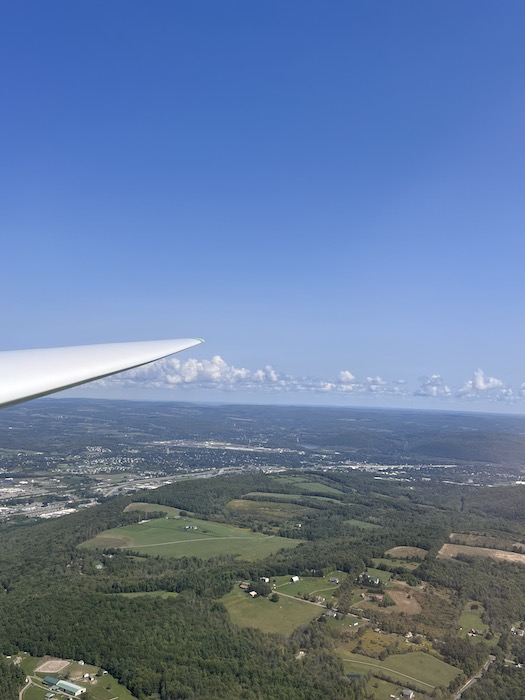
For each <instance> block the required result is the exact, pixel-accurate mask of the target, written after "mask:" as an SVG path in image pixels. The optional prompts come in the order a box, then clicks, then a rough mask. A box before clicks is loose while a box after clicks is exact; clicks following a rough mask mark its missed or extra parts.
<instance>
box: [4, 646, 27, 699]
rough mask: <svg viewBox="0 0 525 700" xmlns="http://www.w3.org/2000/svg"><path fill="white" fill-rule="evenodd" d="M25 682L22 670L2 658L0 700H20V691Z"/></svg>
mask: <svg viewBox="0 0 525 700" xmlns="http://www.w3.org/2000/svg"><path fill="white" fill-rule="evenodd" d="M24 680H25V673H24V672H23V671H22V669H21V668H20V667H19V666H15V665H13V664H12V663H9V662H8V661H7V660H5V659H4V658H2V657H1V656H0V700H18V691H19V689H20V687H21V686H22V685H23V683H24Z"/></svg>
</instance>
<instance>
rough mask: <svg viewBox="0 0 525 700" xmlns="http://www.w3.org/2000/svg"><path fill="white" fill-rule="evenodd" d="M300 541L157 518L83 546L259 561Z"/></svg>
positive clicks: (218, 525)
mask: <svg viewBox="0 0 525 700" xmlns="http://www.w3.org/2000/svg"><path fill="white" fill-rule="evenodd" d="M186 528H191V529H186ZM300 542H301V540H290V539H286V538H284V537H269V536H267V535H261V534H260V533H254V532H252V531H251V530H247V529H243V528H239V527H234V526H233V525H223V524H221V523H215V522H212V521H210V520H197V519H196V518H180V519H178V520H175V519H171V518H170V519H167V520H166V519H164V518H160V519H159V518H157V519H154V520H149V521H147V522H143V523H140V524H139V523H136V524H133V525H127V526H125V527H118V528H113V529H111V530H106V531H105V532H102V533H99V534H98V535H97V536H96V537H94V538H93V539H91V540H87V542H84V543H83V544H82V545H81V546H82V547H86V548H88V549H101V548H104V547H119V548H130V549H133V550H136V551H138V552H140V553H145V554H149V555H152V556H156V555H160V556H166V557H174V558H178V557H184V556H195V557H202V558H205V559H207V558H210V557H213V556H218V555H221V554H233V555H238V556H241V557H243V558H246V559H248V560H255V559H261V558H264V557H266V556H268V555H269V554H273V553H274V552H277V551H278V550H279V549H282V548H285V547H296V546H297V545H298V544H299V543H300Z"/></svg>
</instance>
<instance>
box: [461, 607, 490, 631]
mask: <svg viewBox="0 0 525 700" xmlns="http://www.w3.org/2000/svg"><path fill="white" fill-rule="evenodd" d="M473 605H477V606H478V608H477V610H472V609H471V607H472V606H473ZM484 611H485V608H484V607H483V605H481V603H478V602H477V601H476V600H469V601H468V603H467V604H466V605H465V607H464V608H463V612H462V613H461V616H460V618H459V626H460V627H462V628H463V629H461V630H460V631H459V634H458V636H459V637H468V633H469V632H470V630H471V629H475V630H479V631H480V632H488V631H489V626H488V625H486V624H485V623H484V622H483V621H482V619H481V615H482V614H483V612H484ZM481 639H482V637H473V638H472V641H476V640H481Z"/></svg>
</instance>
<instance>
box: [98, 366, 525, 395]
mask: <svg viewBox="0 0 525 700" xmlns="http://www.w3.org/2000/svg"><path fill="white" fill-rule="evenodd" d="M97 384H98V386H104V387H114V386H123V387H140V388H148V387H150V388H154V389H164V390H166V389H177V390H190V389H217V390H221V391H230V392H235V391H239V392H241V391H245V392H254V391H264V392H280V393H302V392H303V393H304V392H308V393H312V394H319V395H327V394H334V395H336V394H339V395H343V394H345V395H350V396H351V395H355V396H377V397H424V398H430V399H432V398H436V399H445V400H448V399H450V400H454V399H459V400H465V401H476V400H489V401H499V402H501V401H504V402H517V401H519V400H523V399H525V382H524V383H523V384H521V386H519V387H518V388H516V389H512V388H511V387H510V386H508V385H507V384H505V383H504V382H503V380H501V379H497V378H496V377H490V376H486V375H485V373H484V372H483V370H482V369H477V370H475V371H474V372H473V375H472V378H470V379H466V380H465V381H464V382H463V383H462V384H461V385H460V386H459V387H456V388H454V387H451V386H449V385H448V384H447V383H446V382H445V380H444V378H443V377H442V376H441V375H439V374H432V375H430V376H425V377H420V379H419V383H418V386H415V387H414V386H412V387H410V386H409V385H408V383H407V382H406V381H405V380H404V379H397V380H395V381H391V380H386V379H383V378H382V377H380V376H372V377H363V378H358V377H357V376H356V375H355V374H354V373H353V372H351V371H350V370H349V369H343V370H341V371H340V372H339V373H338V375H337V376H336V378H334V379H324V378H312V377H295V376H292V375H289V374H283V373H280V372H277V371H276V370H275V369H274V368H273V367H272V366H271V365H265V366H264V367H263V368H261V369H255V370H251V369H247V368H245V367H235V366H234V365H231V364H228V363H227V362H226V361H225V360H224V359H223V358H222V357H221V356H220V355H214V356H213V357H212V358H211V359H208V360H197V359H194V358H190V359H184V360H180V359H178V358H177V357H172V358H167V359H164V360H160V361H158V362H155V363H153V364H150V365H146V366H145V367H140V368H138V369H135V370H131V371H129V372H126V373H124V374H121V375H117V376H116V377H110V378H107V379H103V380H100V381H99V382H97Z"/></svg>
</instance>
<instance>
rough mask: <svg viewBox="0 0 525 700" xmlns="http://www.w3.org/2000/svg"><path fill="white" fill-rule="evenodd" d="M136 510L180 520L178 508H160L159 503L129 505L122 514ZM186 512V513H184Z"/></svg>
mask: <svg viewBox="0 0 525 700" xmlns="http://www.w3.org/2000/svg"><path fill="white" fill-rule="evenodd" d="M130 510H137V511H140V512H141V513H167V514H168V516H169V517H170V518H180V510H181V509H180V508H172V507H171V506H161V505H160V504H159V503H130V504H129V506H126V507H125V508H124V512H129V511H130ZM186 512H188V511H186Z"/></svg>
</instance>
